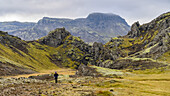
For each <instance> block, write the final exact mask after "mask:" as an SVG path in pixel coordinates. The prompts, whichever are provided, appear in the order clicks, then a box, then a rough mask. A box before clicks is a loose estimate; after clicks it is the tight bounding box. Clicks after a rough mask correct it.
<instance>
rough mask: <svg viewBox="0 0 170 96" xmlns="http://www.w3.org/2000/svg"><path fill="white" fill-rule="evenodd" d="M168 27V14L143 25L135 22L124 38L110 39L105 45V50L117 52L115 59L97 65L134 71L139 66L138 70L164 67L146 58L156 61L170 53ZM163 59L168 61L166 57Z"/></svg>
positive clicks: (169, 30)
mask: <svg viewBox="0 0 170 96" xmlns="http://www.w3.org/2000/svg"><path fill="white" fill-rule="evenodd" d="M169 26H170V12H167V13H164V14H162V15H161V16H159V17H157V18H156V19H154V20H152V21H151V22H149V23H146V24H143V25H140V24H139V22H135V23H134V24H133V25H132V27H131V31H129V33H128V34H127V35H126V36H119V37H116V38H112V39H111V40H110V41H109V42H108V43H106V44H105V48H107V49H109V50H111V51H112V53H113V52H119V55H117V59H116V60H111V59H108V60H105V61H103V62H101V63H99V65H98V66H102V67H108V68H115V69H125V68H132V69H134V68H136V67H137V66H141V68H140V69H147V68H148V69H149V68H153V67H150V66H154V67H157V68H158V67H161V66H164V64H161V63H160V62H156V61H155V62H153V61H152V60H146V58H150V59H155V60H158V59H159V58H160V57H161V56H162V55H163V54H166V55H165V56H167V55H168V53H167V52H169V51H170V27H169ZM122 58H124V59H122ZM138 58H140V59H138ZM163 58H166V59H168V57H163ZM164 60H165V59H164ZM141 62H142V63H143V64H142V63H141ZM154 64H155V65H154ZM165 65H166V64H165ZM130 66H131V67H130Z"/></svg>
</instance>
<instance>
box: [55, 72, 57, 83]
mask: <svg viewBox="0 0 170 96" xmlns="http://www.w3.org/2000/svg"><path fill="white" fill-rule="evenodd" d="M54 78H55V83H57V79H58V74H57V72H55V74H54Z"/></svg>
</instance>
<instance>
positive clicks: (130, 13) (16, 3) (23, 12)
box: [0, 0, 170, 24]
mask: <svg viewBox="0 0 170 96" xmlns="http://www.w3.org/2000/svg"><path fill="white" fill-rule="evenodd" d="M169 5H170V1H169V0H0V14H1V15H0V21H13V20H17V21H38V20H39V19H41V18H42V17H44V16H49V17H61V18H63V17H68V18H77V17H86V16H87V15H88V14H89V13H92V12H104V13H115V14H117V15H120V16H122V17H123V18H125V19H126V21H127V22H128V23H129V24H132V23H133V22H135V21H140V22H141V23H145V22H149V21H151V20H152V19H154V18H155V17H157V16H159V15H160V14H162V13H164V12H167V11H170V10H169V9H170V6H169Z"/></svg>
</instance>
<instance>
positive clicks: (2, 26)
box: [0, 21, 36, 33]
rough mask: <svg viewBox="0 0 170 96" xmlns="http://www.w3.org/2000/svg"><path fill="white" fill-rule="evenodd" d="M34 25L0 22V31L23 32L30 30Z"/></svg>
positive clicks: (29, 23) (30, 23)
mask: <svg viewBox="0 0 170 96" xmlns="http://www.w3.org/2000/svg"><path fill="white" fill-rule="evenodd" d="M35 24H36V23H33V22H17V21H13V22H0V30H1V31H5V32H9V33H10V32H13V31H16V30H21V29H22V30H24V29H30V28H32V27H33V26H34V25H35Z"/></svg>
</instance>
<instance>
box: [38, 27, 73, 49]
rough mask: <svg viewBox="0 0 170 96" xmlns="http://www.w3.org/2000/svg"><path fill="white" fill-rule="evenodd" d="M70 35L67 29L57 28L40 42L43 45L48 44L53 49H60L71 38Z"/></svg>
mask: <svg viewBox="0 0 170 96" xmlns="http://www.w3.org/2000/svg"><path fill="white" fill-rule="evenodd" d="M69 35H70V33H69V32H68V31H66V30H65V28H57V29H55V30H54V31H51V32H49V34H48V35H47V36H45V37H43V38H41V39H39V40H38V41H39V42H40V43H41V44H46V45H49V46H52V47H58V46H59V45H61V44H63V40H64V39H65V38H66V37H67V36H69Z"/></svg>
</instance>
